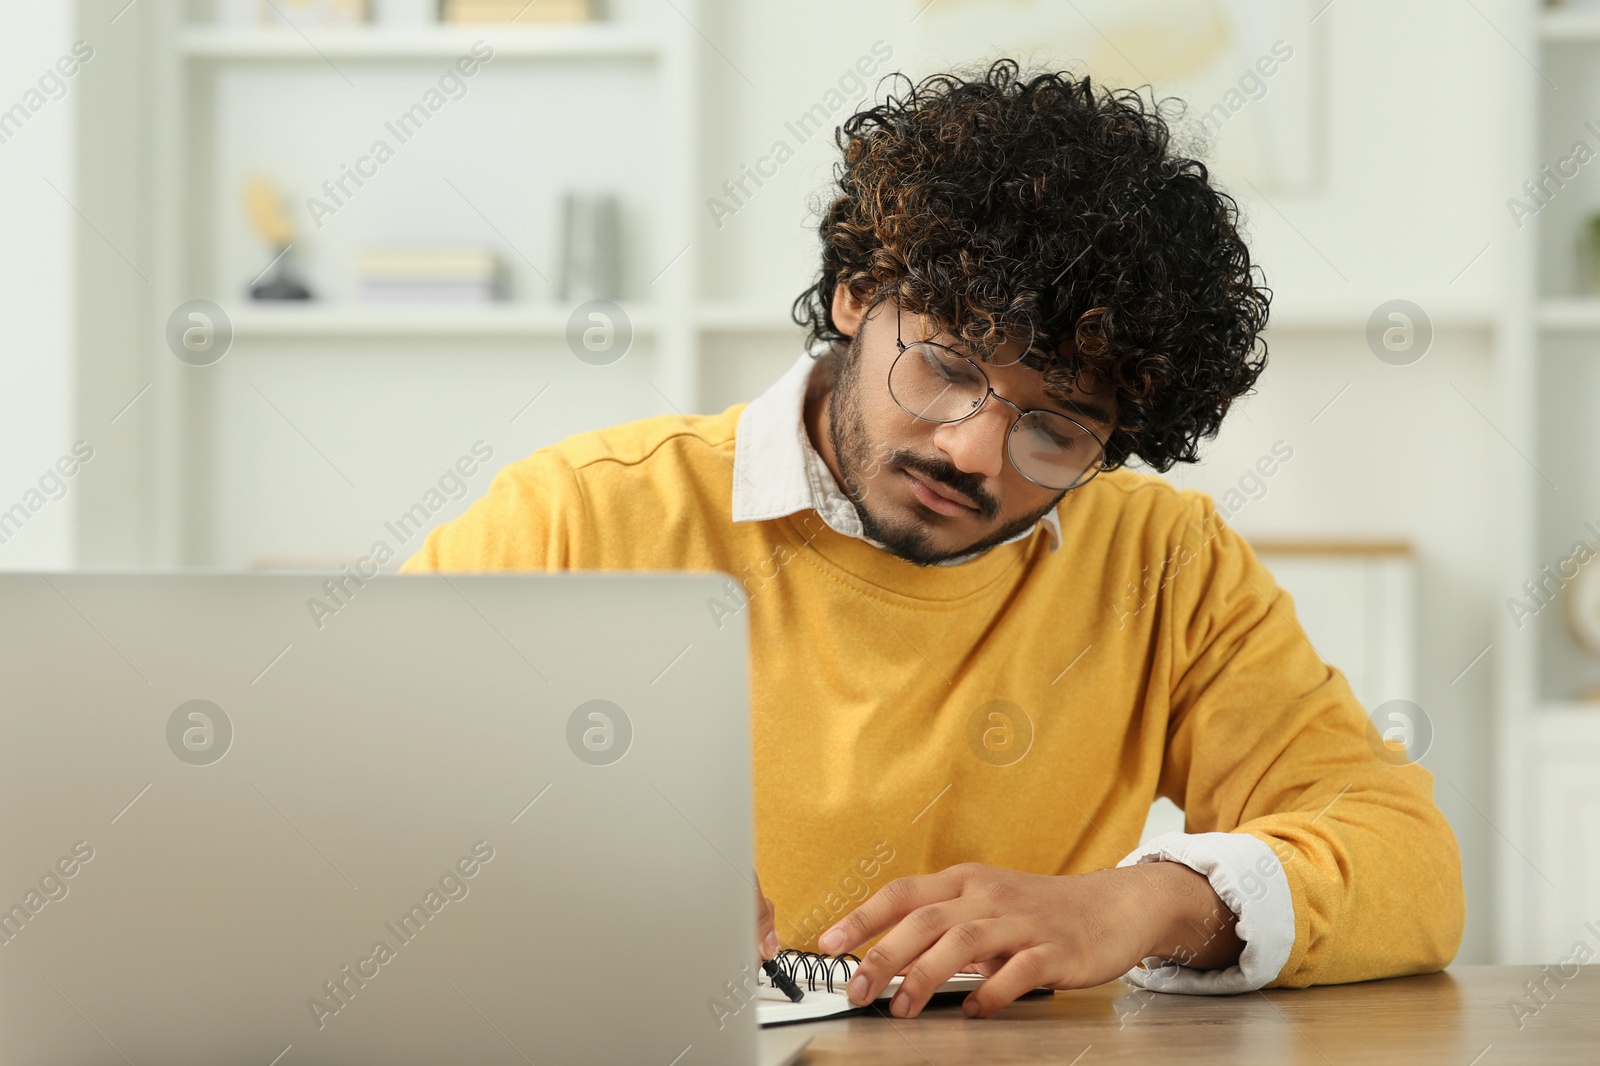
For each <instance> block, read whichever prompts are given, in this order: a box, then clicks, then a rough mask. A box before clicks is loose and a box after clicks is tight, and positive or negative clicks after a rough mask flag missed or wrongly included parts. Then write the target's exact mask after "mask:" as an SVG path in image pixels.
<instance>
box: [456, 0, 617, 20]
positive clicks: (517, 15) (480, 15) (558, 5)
mask: <svg viewBox="0 0 1600 1066" xmlns="http://www.w3.org/2000/svg"><path fill="white" fill-rule="evenodd" d="M592 18H594V8H593V6H592V5H591V3H590V0H533V2H532V3H530V2H529V0H441V3H440V6H439V20H440V21H441V22H513V21H514V22H517V23H519V24H520V23H524V22H587V21H589V20H590V19H592Z"/></svg>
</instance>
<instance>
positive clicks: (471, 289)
mask: <svg viewBox="0 0 1600 1066" xmlns="http://www.w3.org/2000/svg"><path fill="white" fill-rule="evenodd" d="M357 270H358V272H359V279H360V286H361V297H362V299H364V300H373V301H378V302H382V303H471V304H485V303H493V302H494V301H496V300H500V299H503V298H504V297H505V295H506V293H505V270H504V267H503V265H502V264H501V261H500V257H499V256H498V255H496V254H495V253H494V252H493V251H491V250H490V249H487V248H474V247H460V246H428V245H424V246H408V247H384V248H371V249H368V250H367V251H365V252H362V253H361V255H360V257H359V259H358V260H357Z"/></svg>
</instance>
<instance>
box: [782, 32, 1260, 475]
mask: <svg viewBox="0 0 1600 1066" xmlns="http://www.w3.org/2000/svg"><path fill="white" fill-rule="evenodd" d="M1019 69H1020V68H1019V65H1018V63H1017V62H1016V61H1015V60H1011V59H1000V60H997V61H995V62H994V63H992V64H991V65H990V66H989V67H988V68H987V69H986V70H974V71H971V72H969V76H962V74H961V73H959V72H956V73H944V74H936V75H933V76H931V77H927V78H924V79H923V80H922V81H921V82H918V83H916V84H914V85H913V84H912V83H911V79H910V78H908V77H906V75H904V74H893V75H889V76H888V78H886V79H885V80H888V81H890V82H891V83H894V81H895V79H904V81H905V83H906V84H907V85H908V86H909V92H907V93H906V94H905V95H904V96H903V97H896V96H895V95H893V94H892V93H891V94H890V95H889V96H888V97H887V99H886V101H885V102H884V103H882V104H880V105H878V106H875V107H872V108H869V109H867V110H864V111H860V112H857V113H856V114H854V115H851V116H850V117H849V118H848V119H847V120H846V121H845V123H844V124H843V125H842V126H840V127H838V128H837V129H836V130H835V131H834V140H835V143H837V144H838V146H839V148H840V150H841V151H842V153H843V160H842V161H841V162H839V163H837V164H836V165H835V170H834V177H835V179H836V181H837V191H836V193H835V192H834V191H833V190H832V187H831V186H830V192H829V194H828V195H829V196H831V197H832V200H831V202H829V203H827V206H826V208H825V209H824V210H823V211H822V220H821V224H820V226H819V232H820V235H821V238H822V269H821V271H820V273H819V274H818V275H817V279H816V282H815V283H814V284H813V285H812V286H811V287H810V288H808V289H807V290H806V291H805V292H804V293H802V294H801V295H800V297H799V298H798V299H796V300H795V302H794V307H793V311H792V314H793V317H794V320H795V321H796V322H797V323H799V324H800V325H802V326H806V327H807V328H808V333H809V340H810V341H811V343H812V344H814V345H815V344H817V343H819V342H829V343H842V342H844V341H845V340H846V339H847V338H846V337H845V336H844V335H843V334H842V333H840V331H839V329H838V327H837V326H835V325H834V322H833V294H834V290H835V287H836V286H837V285H838V284H840V283H843V284H844V285H845V286H846V288H847V290H848V291H849V292H850V293H851V295H852V296H854V297H855V298H856V299H858V300H861V301H862V302H863V303H865V304H866V305H868V306H873V305H876V304H877V303H878V302H879V301H881V300H883V299H886V298H893V299H894V300H895V302H896V303H897V304H898V305H899V306H900V307H902V308H904V309H906V310H908V311H911V312H913V313H916V314H923V315H927V316H928V317H930V318H931V319H932V320H933V322H934V323H936V324H937V325H938V326H939V327H940V328H941V329H942V330H945V331H948V332H949V333H950V334H951V335H952V336H953V337H954V338H956V339H957V341H958V342H960V343H962V344H964V345H966V346H967V347H968V348H969V349H970V350H971V351H972V352H974V353H975V354H976V355H977V356H978V357H980V358H982V357H985V353H991V354H992V351H993V348H994V347H995V346H996V345H998V344H1000V343H1003V342H1004V340H1005V339H1006V338H1007V337H1021V338H1028V337H1030V336H1031V338H1032V340H1031V344H1030V346H1029V348H1028V353H1027V355H1026V356H1025V357H1024V358H1023V363H1024V365H1027V366H1029V367H1031V368H1033V369H1036V370H1041V371H1043V372H1044V375H1045V382H1046V387H1047V388H1049V389H1051V390H1052V391H1053V392H1057V393H1060V392H1062V391H1063V390H1064V389H1066V388H1068V387H1070V386H1071V385H1072V384H1073V383H1081V384H1083V385H1084V386H1085V387H1089V388H1093V387H1099V385H1100V384H1102V383H1110V384H1111V385H1113V386H1114V389H1115V396H1116V403H1117V425H1116V428H1115V429H1114V431H1113V432H1112V435H1111V439H1110V441H1109V442H1108V444H1107V449H1106V452H1107V466H1108V467H1115V466H1120V465H1122V464H1123V463H1125V462H1126V461H1127V460H1128V458H1129V457H1131V456H1138V458H1139V459H1140V460H1142V461H1143V462H1144V463H1146V464H1148V465H1149V466H1151V467H1153V468H1154V469H1156V470H1161V471H1165V470H1167V469H1169V468H1170V467H1171V466H1172V465H1173V464H1174V463H1177V462H1186V463H1192V462H1195V461H1196V460H1198V458H1199V452H1198V448H1197V445H1198V443H1199V441H1200V440H1201V439H1203V438H1210V437H1214V436H1215V435H1216V432H1217V430H1218V428H1219V427H1220V426H1221V424H1222V419H1223V416H1224V415H1225V414H1226V413H1227V411H1228V407H1229V405H1230V404H1231V403H1232V401H1233V400H1234V399H1235V398H1236V397H1238V396H1241V395H1244V394H1245V393H1247V392H1249V391H1250V390H1251V388H1252V386H1253V385H1254V384H1255V381H1256V378H1257V377H1258V376H1259V375H1260V373H1261V371H1262V369H1263V367H1264V366H1265V365H1266V342H1265V340H1263V339H1261V338H1260V336H1259V334H1260V332H1261V331H1262V329H1263V328H1264V327H1265V326H1266V321H1267V310H1268V306H1269V304H1270V302H1271V295H1272V294H1271V290H1270V289H1267V288H1265V287H1264V286H1262V287H1257V286H1256V285H1254V284H1252V280H1253V277H1252V267H1251V264H1250V256H1249V252H1248V250H1247V249H1246V247H1245V243H1244V240H1243V239H1242V238H1241V237H1240V235H1239V232H1238V229H1237V226H1236V222H1237V219H1238V213H1239V209H1238V204H1237V203H1236V202H1235V201H1234V200H1233V198H1232V197H1231V196H1229V195H1228V194H1227V193H1225V192H1221V191H1219V190H1217V189H1214V188H1212V187H1211V185H1210V184H1209V183H1208V181H1207V176H1208V175H1207V170H1206V167H1205V164H1203V163H1201V162H1200V161H1198V160H1195V159H1189V158H1185V157H1183V156H1182V155H1181V154H1177V153H1175V152H1172V151H1170V150H1169V147H1170V146H1169V141H1170V139H1171V132H1170V130H1169V127H1168V124H1167V121H1166V119H1165V118H1164V117H1163V116H1162V113H1161V105H1160V103H1158V102H1155V101H1153V100H1152V102H1151V104H1149V105H1148V106H1147V105H1146V103H1145V100H1144V98H1143V96H1142V95H1141V94H1140V93H1139V92H1137V91H1135V90H1133V89H1105V88H1103V87H1102V88H1101V89H1100V90H1099V92H1098V93H1097V92H1096V91H1095V90H1094V88H1092V87H1091V86H1090V83H1089V79H1088V78H1087V77H1084V78H1083V79H1082V80H1075V79H1074V78H1072V77H1070V76H1065V72H1062V73H1040V74H1036V75H1034V76H1032V77H1031V78H1029V80H1027V81H1026V82H1024V81H1021V80H1019V78H1018V72H1019ZM880 84H881V83H880ZM1180 104H1181V102H1180ZM1257 269H1258V268H1257ZM1258 349H1259V350H1258Z"/></svg>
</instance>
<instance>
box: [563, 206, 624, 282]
mask: <svg viewBox="0 0 1600 1066" xmlns="http://www.w3.org/2000/svg"><path fill="white" fill-rule="evenodd" d="M621 214H622V210H621V205H620V203H619V202H618V200H617V197H616V195H615V194H613V193H592V192H571V191H569V192H567V193H565V194H564V195H563V196H562V198H561V273H560V276H559V277H558V278H557V280H556V297H557V298H558V299H560V300H562V301H564V302H568V303H572V302H578V301H582V300H615V299H618V298H619V297H620V296H621V295H622V248H621V239H620V238H621V233H620V230H621V224H620V216H621Z"/></svg>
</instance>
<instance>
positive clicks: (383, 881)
mask: <svg viewBox="0 0 1600 1066" xmlns="http://www.w3.org/2000/svg"><path fill="white" fill-rule="evenodd" d="M726 581H727V577H726V576H725V575H723V574H720V573H637V572H635V573H552V574H515V575H512V574H499V575H451V576H441V575H427V576H420V575H419V576H405V577H400V576H394V575H376V576H363V575H361V574H360V573H358V572H357V571H353V570H346V571H344V572H343V573H340V574H333V575H329V574H324V573H317V574H312V573H304V574H274V575H210V574H142V575H110V574H95V573H75V574H48V575H45V574H31V575H24V574H12V575H0V678H3V686H4V700H3V703H0V729H3V731H4V742H3V743H0V791H3V798H4V805H3V811H4V814H3V816H0V1061H5V1062H27V1063H57V1062H59V1063H69V1062H70V1063H76V1064H95V1063H107V1064H119V1066H127V1064H128V1063H155V1062H160V1063H166V1064H173V1066H179V1064H188V1063H194V1064H199V1063H217V1062H237V1063H258V1064H260V1066H302V1064H314V1063H347V1064H350V1063H386V1064H404V1063H438V1062H446V1061H472V1062H475V1063H485V1064H491V1063H492V1064H506V1066H527V1064H530V1063H532V1062H607V1063H609V1062H615V1063H624V1062H626V1063H642V1062H650V1063H660V1064H661V1066H673V1064H682V1066H691V1064H722V1063H729V1064H731V1063H741V1064H743V1063H753V1062H758V1061H762V1062H769V1063H773V1064H774V1066H778V1064H781V1063H784V1062H787V1061H790V1060H791V1059H792V1058H793V1057H794V1056H795V1054H796V1053H797V1052H798V1051H799V1049H800V1047H801V1046H802V1045H803V1043H804V1041H805V1036H804V1034H795V1033H783V1032H781V1031H771V1032H768V1033H761V1034H760V1041H758V1032H757V1026H756V1008H755V1003H754V996H753V995H750V996H749V997H748V1002H747V1005H741V1006H740V1008H739V1009H737V1010H735V1011H733V1013H732V1014H731V1015H730V1014H729V1013H728V1010H727V1007H728V1005H730V1004H736V1003H738V1004H743V1003H744V1002H745V1001H744V1000H743V999H742V998H741V997H740V996H739V995H737V994H736V993H737V992H738V990H740V989H742V988H746V987H749V982H748V981H747V975H748V974H749V973H750V972H751V970H752V969H753V968H754V965H755V948H754V929H755V893H754V889H753V885H752V866H753V864H752V858H751V852H752V843H751V840H752V834H751V794H750V752H749V739H748V732H749V727H748V713H749V712H748V675H747V662H748V660H747V655H748V650H747V639H746V631H745V629H744V625H743V621H742V618H741V617H740V616H732V617H726V616H724V617H722V618H721V619H720V620H718V619H714V618H713V615H712V613H711V611H710V610H708V608H707V606H706V604H707V601H708V600H711V599H720V593H721V590H722V587H723V586H724V584H725V582H726ZM713 1002H716V1003H720V1004H721V1005H722V1009H721V1010H720V1011H719V1010H716V1009H713V1007H712V1004H713ZM761 1041H765V1043H762V1042H761Z"/></svg>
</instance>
